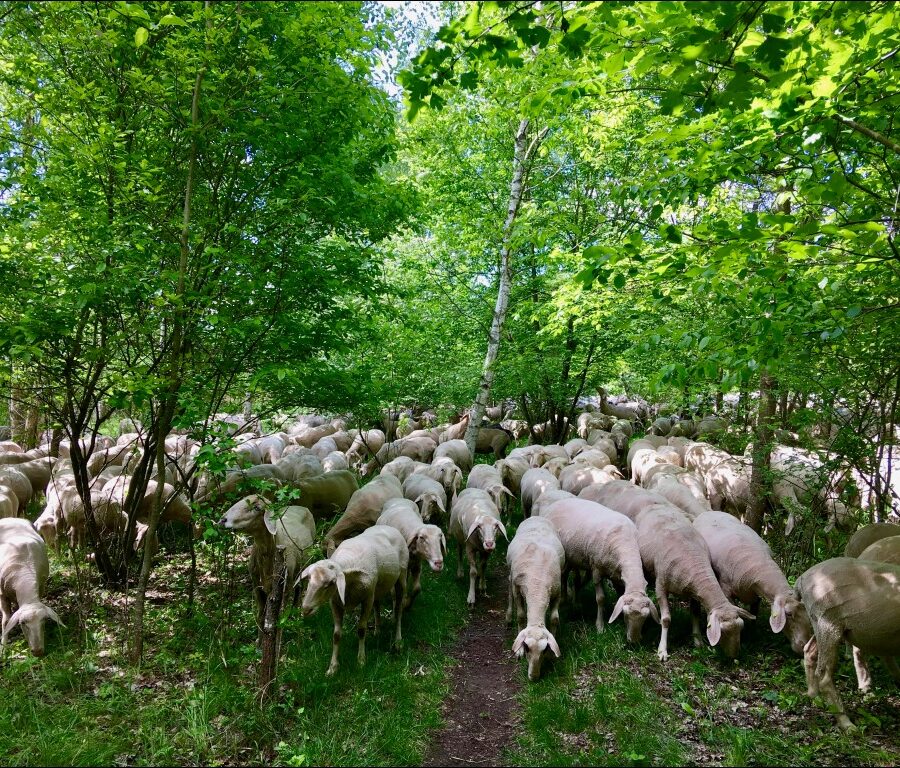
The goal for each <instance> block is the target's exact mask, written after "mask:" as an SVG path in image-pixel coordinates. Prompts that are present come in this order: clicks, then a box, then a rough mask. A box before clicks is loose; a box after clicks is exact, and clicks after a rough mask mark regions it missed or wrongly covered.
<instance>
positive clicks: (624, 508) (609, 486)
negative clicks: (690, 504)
mask: <svg viewBox="0 0 900 768" xmlns="http://www.w3.org/2000/svg"><path fill="white" fill-rule="evenodd" d="M578 498H580V499H586V500H587V501H593V502H596V503H597V504H602V505H603V506H604V507H609V508H610V509H614V510H615V511H616V512H621V513H622V514H623V515H625V517H627V518H629V519H631V520H636V519H637V516H638V514H639V513H640V512H642V511H643V510H645V509H646V508H647V507H651V506H653V505H654V504H666V503H667V502H666V499H665V497H664V496H661V495H660V494H658V493H654V492H653V491H648V490H645V489H644V488H639V487H638V486H636V485H635V484H634V483H630V482H628V481H627V480H613V481H610V482H608V483H603V484H600V485H589V486H587V487H586V488H584V489H583V490H582V491H581V493H579V494H578Z"/></svg>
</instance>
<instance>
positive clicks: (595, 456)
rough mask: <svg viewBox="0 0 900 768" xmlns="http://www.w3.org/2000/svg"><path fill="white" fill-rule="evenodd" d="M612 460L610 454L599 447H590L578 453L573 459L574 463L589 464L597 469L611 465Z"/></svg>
mask: <svg viewBox="0 0 900 768" xmlns="http://www.w3.org/2000/svg"><path fill="white" fill-rule="evenodd" d="M612 463H613V461H612V458H611V457H610V455H609V454H608V453H607V452H606V451H603V450H600V449H599V448H590V449H588V450H586V451H582V452H581V453H579V454H578V455H577V456H576V457H575V460H574V464H589V465H590V466H592V467H596V468H597V469H603V468H604V467H608V466H610V465H612Z"/></svg>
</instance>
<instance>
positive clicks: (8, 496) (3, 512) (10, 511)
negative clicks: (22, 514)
mask: <svg viewBox="0 0 900 768" xmlns="http://www.w3.org/2000/svg"><path fill="white" fill-rule="evenodd" d="M18 514H19V497H18V496H16V494H15V492H14V491H13V489H12V488H10V487H9V486H8V485H0V518H2V517H16V515H18Z"/></svg>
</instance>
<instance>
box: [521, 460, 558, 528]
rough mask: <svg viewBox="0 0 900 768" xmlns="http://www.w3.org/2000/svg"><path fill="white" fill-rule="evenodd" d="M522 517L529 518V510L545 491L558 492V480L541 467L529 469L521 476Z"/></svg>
mask: <svg viewBox="0 0 900 768" xmlns="http://www.w3.org/2000/svg"><path fill="white" fill-rule="evenodd" d="M521 487H522V515H523V516H524V517H526V518H527V517H530V516H531V508H532V506H533V505H534V503H535V502H536V501H537V500H538V499H539V498H540V497H541V494H544V493H546V492H547V491H552V490H559V480H557V479H556V477H554V476H553V474H552V473H550V472H549V471H548V470H546V469H544V468H543V467H535V468H533V469H529V470H528V471H527V472H526V473H525V474H524V475H522V486H521Z"/></svg>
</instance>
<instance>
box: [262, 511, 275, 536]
mask: <svg viewBox="0 0 900 768" xmlns="http://www.w3.org/2000/svg"><path fill="white" fill-rule="evenodd" d="M263 523H264V524H265V526H266V530H267V531H268V532H269V533H271V534H272V535H273V536H274V535H275V525H276V523H275V518H274V517H273V515H272V508H271V507H266V511H265V512H263Z"/></svg>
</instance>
